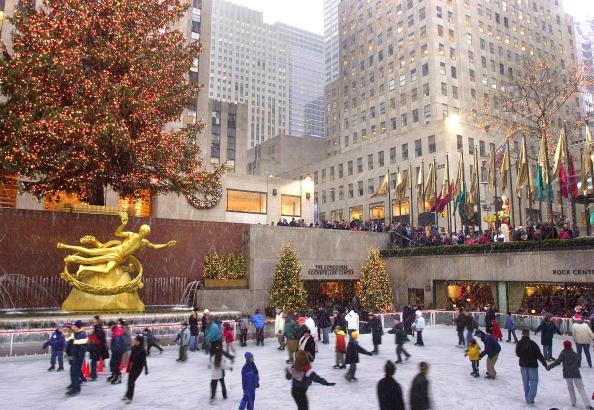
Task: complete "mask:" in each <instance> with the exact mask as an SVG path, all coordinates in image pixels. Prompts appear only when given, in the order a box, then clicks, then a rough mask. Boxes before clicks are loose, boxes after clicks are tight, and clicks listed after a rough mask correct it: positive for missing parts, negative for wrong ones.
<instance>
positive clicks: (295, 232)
mask: <svg viewBox="0 0 594 410" xmlns="http://www.w3.org/2000/svg"><path fill="white" fill-rule="evenodd" d="M289 242H290V243H291V244H292V245H293V246H294V247H295V250H296V252H297V255H298V257H299V261H300V263H301V264H302V265H303V269H302V271H301V272H302V276H303V277H304V279H330V280H333V279H358V278H359V276H360V272H361V267H362V266H363V264H364V263H365V261H366V260H367V252H368V249H369V247H371V246H376V247H378V248H380V249H385V248H387V246H388V242H389V235H388V234H384V233H374V232H350V231H338V230H325V229H308V228H287V227H273V226H265V225H251V226H250V227H249V245H248V249H247V254H248V256H249V289H236V290H201V291H199V297H198V304H199V305H200V306H201V307H212V306H217V307H220V308H223V309H233V310H243V311H249V312H252V311H253V310H254V309H255V308H261V309H262V308H264V307H267V306H268V303H269V300H270V286H271V284H272V277H273V275H274V268H275V266H276V264H277V263H278V256H279V254H280V250H281V247H282V245H283V244H285V243H289ZM316 265H322V266H324V265H347V266H348V268H349V269H350V270H352V271H353V272H352V273H351V272H348V273H346V274H345V273H343V272H342V271H340V270H339V271H338V275H336V274H331V275H329V276H323V275H319V274H316V275H309V274H308V272H309V271H310V269H315V268H316Z"/></svg>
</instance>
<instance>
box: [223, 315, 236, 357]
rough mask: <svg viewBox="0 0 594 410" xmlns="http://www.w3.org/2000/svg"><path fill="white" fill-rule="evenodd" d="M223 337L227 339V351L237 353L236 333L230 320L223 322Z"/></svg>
mask: <svg viewBox="0 0 594 410" xmlns="http://www.w3.org/2000/svg"><path fill="white" fill-rule="evenodd" d="M223 339H225V352H226V353H228V354H231V353H230V352H233V354H234V355H235V347H234V346H233V342H234V341H235V334H234V332H233V329H232V328H231V325H230V324H229V322H224V323H223Z"/></svg>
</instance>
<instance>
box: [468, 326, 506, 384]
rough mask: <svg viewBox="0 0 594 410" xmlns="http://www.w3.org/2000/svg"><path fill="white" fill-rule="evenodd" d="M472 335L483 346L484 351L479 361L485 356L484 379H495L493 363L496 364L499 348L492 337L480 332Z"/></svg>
mask: <svg viewBox="0 0 594 410" xmlns="http://www.w3.org/2000/svg"><path fill="white" fill-rule="evenodd" d="M474 335H475V336H478V337H479V338H480V339H481V341H482V342H483V343H484V345H485V348H484V350H483V351H482V352H481V354H480V356H479V358H481V359H482V358H483V357H484V356H487V374H486V376H485V377H486V378H487V379H495V377H497V371H496V370H495V363H497V359H498V358H499V352H500V351H501V346H500V345H499V343H498V342H497V340H496V339H495V338H494V337H493V336H491V335H490V334H487V333H485V332H483V331H482V330H477V331H476V332H475V333H474Z"/></svg>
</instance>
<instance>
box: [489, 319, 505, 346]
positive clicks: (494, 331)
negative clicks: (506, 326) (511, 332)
mask: <svg viewBox="0 0 594 410" xmlns="http://www.w3.org/2000/svg"><path fill="white" fill-rule="evenodd" d="M491 329H492V330H491V336H493V337H494V338H495V339H497V340H500V341H501V340H503V333H501V328H500V327H499V324H498V323H497V321H496V320H492V321H491Z"/></svg>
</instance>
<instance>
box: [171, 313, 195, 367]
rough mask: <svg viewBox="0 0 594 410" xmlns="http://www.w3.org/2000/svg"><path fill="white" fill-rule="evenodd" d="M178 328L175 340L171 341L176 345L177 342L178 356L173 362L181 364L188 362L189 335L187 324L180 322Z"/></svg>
mask: <svg viewBox="0 0 594 410" xmlns="http://www.w3.org/2000/svg"><path fill="white" fill-rule="evenodd" d="M180 326H181V329H180V330H179V332H178V333H177V336H175V339H173V343H176V342H177V341H178V340H179V355H178V357H177V359H176V360H175V361H176V362H181V363H183V362H185V361H186V360H188V349H189V347H190V338H191V333H190V329H189V328H188V322H182V323H181V325H180Z"/></svg>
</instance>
